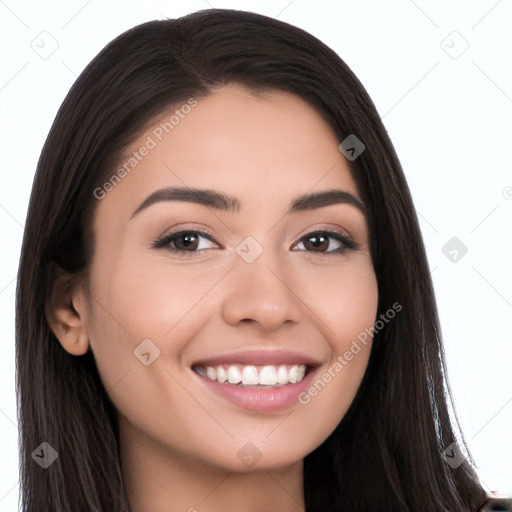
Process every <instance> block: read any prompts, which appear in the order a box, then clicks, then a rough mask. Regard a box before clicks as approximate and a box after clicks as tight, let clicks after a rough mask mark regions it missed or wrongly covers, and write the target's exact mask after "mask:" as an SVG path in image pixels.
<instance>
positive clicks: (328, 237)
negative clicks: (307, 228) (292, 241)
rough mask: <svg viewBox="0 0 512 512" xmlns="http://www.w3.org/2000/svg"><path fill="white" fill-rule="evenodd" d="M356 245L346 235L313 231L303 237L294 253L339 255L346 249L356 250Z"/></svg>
mask: <svg viewBox="0 0 512 512" xmlns="http://www.w3.org/2000/svg"><path fill="white" fill-rule="evenodd" d="M357 248H358V246H357V244H356V243H355V242H354V241H353V240H352V239H351V238H350V237H349V236H347V235H342V234H341V233H336V232H335V231H315V232H313V233H309V234H308V235H306V236H305V237H303V238H302V239H301V240H300V241H299V243H298V244H297V245H296V246H295V248H294V249H292V250H294V251H307V252H316V253H321V254H340V253H343V252H345V250H347V249H357Z"/></svg>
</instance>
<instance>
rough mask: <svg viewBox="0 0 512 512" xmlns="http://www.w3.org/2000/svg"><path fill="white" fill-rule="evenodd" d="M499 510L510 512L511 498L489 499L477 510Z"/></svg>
mask: <svg viewBox="0 0 512 512" xmlns="http://www.w3.org/2000/svg"><path fill="white" fill-rule="evenodd" d="M500 510H501V511H502V512H512V498H495V497H489V498H487V500H486V501H485V503H484V504H483V505H482V507H481V508H479V509H478V511H479V512H491V511H495V512H498V511H500Z"/></svg>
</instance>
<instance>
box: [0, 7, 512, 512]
mask: <svg viewBox="0 0 512 512" xmlns="http://www.w3.org/2000/svg"><path fill="white" fill-rule="evenodd" d="M209 6H212V7H229V8H239V9H243V10H253V11H256V12H259V13H262V14H266V15H269V16H272V17H278V19H280V20H282V21H287V22H289V23H292V24H294V25H297V26H299V27H301V28H304V29H305V30H307V31H309V32H311V33H312V34H314V35H316V36H317V37H319V38H320V39H321V40H322V41H324V42H325V43H326V44H328V45H329V46H331V47H332V48H333V49H334V50H335V51H336V52H337V53H338V54H339V55H340V56H341V57H342V58H343V59H344V60H345V61H346V62H347V64H348V65H349V66H350V67H351V68H352V70H353V71H354V72H355V73H356V74H357V76H358V77H359V78H360V79H361V81H362V82H363V84H364V85H365V87H366V88H367V90H368V92H369V93H370V96H371V97H372V99H373V100H374V102H375V104H376V106H377V109H378V111H379V113H380V115H381V117H382V118H383V122H384V124H385V126H386V128H387V130H388V131H389V133H390V136H391V139H392V141H393V143H394V145H395V147H396V150H397V152H398V155H399V157H400V159H401V162H402V164H403V166H404V169H405V173H406V176H407V179H408V182H409V185H410V188H411V191H412V194H413V198H414V201H415V205H416V208H417V211H418V214H419V216H420V222H421V228H422V231H423V235H424V239H425V243H426V246H427V251H428V258H429V263H430V268H431V270H432V277H433V280H434V283H435V289H436V294H437V300H438V306H439V310H440V316H441V324H442V329H443V335H444V339H445V346H446V352H447V358H448V370H449V378H450V382H451V386H452V391H453V393H454V396H455V399H456V407H457V411H458V415H459V419H460V421H461V424H462V427H463V430H464V433H465V435H466V438H467V440H468V442H469V446H470V449H471V451H472V454H473V456H474V458H475V460H476V463H477V465H478V472H479V475H480V477H481V478H482V480H483V482H484V483H485V485H486V486H487V488H489V489H493V490H499V491H502V492H506V493H511V494H512V469H511V468H512V464H511V461H512V443H511V440H510V437H511V436H510V433H511V425H512V371H511V362H512V348H511V341H512V340H511V338H512V334H511V333H512V273H511V271H510V264H511V261H512V258H511V256H512V167H511V161H512V159H511V139H512V121H511V120H512V52H511V50H512V30H511V27H512V3H511V1H510V0H500V1H497V0H479V1H468V0H458V1H455V0H451V1H450V2H446V1H441V0H437V1H432V0H429V1H427V0H414V2H413V1H412V0H393V1H386V2H383V1H377V0H375V1H364V0H359V1H355V0H344V1H338V2H334V1H332V2H329V1H325V0H323V1H319V0H316V1H315V2H306V1H305V0H292V1H291V2H290V1H289V0H281V1H272V2H271V1H239V2H235V1H231V2H228V1H221V0H212V1H211V2H207V1H206V0H197V1H188V2H186V1H167V2H164V1H160V2H157V1H145V2H126V1H125V2H119V3H116V2H110V3H107V2H104V1H100V0H89V1H87V0H80V1H65V2H64V1H62V2H48V1H47V2H44V1H40V2H37V1H20V0H0V47H1V48H2V50H1V51H2V61H1V66H0V108H1V117H0V120H1V121H0V127H1V128H0V129H1V132H0V148H1V159H0V169H1V174H0V225H1V235H2V247H3V248H2V250H1V252H0V262H1V265H0V310H1V312H0V318H1V325H0V334H1V345H0V346H1V357H0V379H1V382H0V386H1V390H2V391H1V399H0V440H1V458H0V512H10V511H15V510H17V502H18V484H17V482H18V474H17V472H18V469H17V468H18V456H17V426H16V423H17V421H16V405H15V392H14V378H15V375H14V296H15V287H16V279H15V278H16V273H17V265H18V259H19V251H20V245H21V239H22V233H23V225H24V221H25V215H26V209H27V205H28V199H29V194H30V189H31V184H32V180H33V175H34V171H35V167H36V163H37V159H38V157H39V153H40V151H41V148H42V145H43V142H44V140H45V138H46V135H47V133H48V131H49V129H50V126H51V123H52V121H53V119H54V117H55V114H56V112H57V109H58V107H59V106H60V104H61V102H62V100H63V99H64V97H65V95H66V93H67V91H68V90H69V88H70V87H71V85H72V84H73V82H74V80H75V79H76V77H77V75H78V74H79V73H80V72H81V71H82V70H83V68H84V67H85V65H86V64H87V63H88V62H89V61H90V60H91V59H92V58H93V57H94V56H95V55H96V54H97V53H98V52H99V51H100V50H101V48H102V47H103V46H104V45H105V44H106V43H107V42H109V41H110V40H111V39H113V38H114V37H115V36H117V35H118V34H120V33H121V32H123V31H125V30H127V29H128V28H131V27H132V26H134V25H136V24H139V23H142V22H144V21H149V20H152V19H162V18H164V17H168V18H173V17H177V16H181V15H183V14H186V13H189V12H192V11H195V10H199V9H205V8H208V7H209ZM44 31H46V32H47V34H42V35H41V33H42V32H44ZM454 32H456V33H454ZM41 41H42V42H41ZM57 44H58V48H56V50H55V52H54V53H53V54H52V55H50V56H48V55H44V52H45V51H46V52H49V51H50V50H52V49H53V47H56V46H57ZM52 45H53V46H52ZM467 45H469V46H468V47H467V49H466V50H465V51H464V52H463V53H461V52H462V51H463V50H464V49H465V47H466V46H467ZM43 46H44V49H43ZM35 50H37V51H35ZM38 52H39V53H43V55H42V56H44V57H48V58H46V59H43V58H41V56H40V55H39V54H38ZM455 57H456V58H455ZM452 237H457V238H458V239H459V240H460V241H461V242H462V243H464V245H465V246H467V248H468V252H467V254H465V255H464V256H463V257H461V258H460V256H459V259H458V261H457V262H452V261H450V259H449V258H448V257H446V256H445V255H444V254H443V252H442V248H443V246H444V245H445V244H446V243H447V242H448V241H449V240H450V239H451V238H452ZM459 254H460V253H459Z"/></svg>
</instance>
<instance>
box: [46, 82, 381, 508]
mask: <svg viewBox="0 0 512 512" xmlns="http://www.w3.org/2000/svg"><path fill="white" fill-rule="evenodd" d="M164 114H165V115H164ZM164 114H163V115H162V119H168V118H169V113H164ZM162 119H157V120H156V122H155V124H154V125H153V126H151V127H150V128H149V129H148V130H147V132H146V133H144V134H142V135H141V137H140V138H139V139H138V140H137V141H135V142H134V144H133V145H132V146H131V147H130V148H128V151H127V153H130V151H133V150H136V149H137V148H140V147H141V146H142V145H143V144H144V142H145V141H146V140H147V137H148V135H151V134H152V130H153V129H154V126H158V124H159V123H160V122H161V120H162ZM339 142H340V141H339V140H338V139H337V137H336V136H335V135H334V133H333V132H332V129H331V128H330V127H329V126H328V124H327V123H326V122H325V121H324V120H323V119H322V117H321V116H320V115H319V114H318V113H317V111H316V110H314V109H313V108H312V107H311V106H309V105H308V104H307V103H305V102H304V101H303V100H302V99H300V98H298V97H296V96H293V95H291V94H288V93H283V92H265V93H260V94H258V95H256V94H255V93H254V92H251V91H249V90H246V89H244V88H242V87H239V86H234V85H231V86H226V87H222V88H220V89H218V90H217V91H216V92H214V93H213V94H211V95H209V96H207V97H205V98H202V99H200V100H198V104H197V106H195V107H194V108H193V109H191V112H190V113H189V114H187V115H186V116H185V117H184V118H183V119H180V122H179V124H178V125H177V126H175V127H174V129H173V130H172V132H170V133H169V134H168V135H166V136H165V137H163V138H162V141H161V142H159V143H158V144H157V146H156V147H155V148H154V149H152V150H151V151H150V152H149V154H148V155H147V156H145V157H144V158H143V159H142V160H141V161H140V163H138V165H137V166H136V168H135V169H134V170H133V171H132V172H131V173H130V174H129V175H128V176H127V177H125V178H124V179H123V180H122V182H121V183H119V184H118V185H117V186H115V187H113V189H112V190H111V191H110V192H108V193H107V194H106V196H105V197H104V199H102V200H100V201H98V205H97V208H96V211H95V216H94V229H95V239H96V246H95V253H94V256H93V260H92V262H91V266H90V268H89V269H88V275H87V279H86V280H84V281H83V282H82V284H81V285H80V286H77V287H76V289H75V291H74V292H73V294H72V297H71V299H72V301H73V307H74V311H73V310H71V309H70V308H69V307H68V306H67V305H65V304H64V303H63V304H62V305H61V306H59V307H58V308H56V310H55V314H54V316H53V317H52V319H51V324H52V328H53V329H54V332H55V333H56V334H57V336H58V338H59V340H60V342H61V344H62V346H63V347H64V349H65V350H67V351H68V352H70V353H72V354H74V355H80V354H83V353H85V352H87V351H88V350H92V352H93V354H94V357H95V360H96V362H97V365H98V370H99V372H100V376H101V378H102V381H103V383H104V386H105V389H106V390H107V393H108V395H109V396H110V398H111V400H112V402H113V404H114V405H115V407H116V409H117V410H118V412H119V423H120V442H121V461H122V470H123V475H124V479H125V485H126V489H127V494H128V498H129V501H130V505H131V508H132V510H133V512H142V511H147V510H151V511H153V512H160V511H162V512H163V511H169V510H173V511H176V510H189V511H193V510H198V511H199V512H209V511H210V512H213V511H220V510H222V511H223V512H231V511H233V512H234V511H240V510H244V511H247V512H257V511H268V510H280V511H283V512H287V511H299V510H304V496H303V481H302V469H303V458H304V457H305V456H306V455H307V454H308V453H310V452H311V451H313V450H314V449H315V448H316V447H318V446H319V445H320V444H321V443H322V442H323V441H324V440H325V439H326V438H327V437H328V435H329V434H330V433H331V432H332V431H333V430H334V428H335V427H336V425H337V424H338V423H339V422H340V420H341V419H342V417H343V416H344V414H345V412H346V411H347V409H348V407H349V405H350V404H351V402H352V400H353V398H354V396H355V393H356V391H357V389H358V387H359V384H360V382H361V379H362V377H363V375H364V372H365V369H366V366H367V362H368V357H369V353H370V347H371V340H370V342H369V343H368V344H367V346H366V347H363V349H362V350H361V351H360V352H359V353H358V354H357V355H355V356H354V357H353V359H352V360H351V361H350V362H349V363H348V364H347V365H346V366H345V367H344V368H343V371H341V372H339V373H337V374H336V377H335V378H333V379H332V380H331V382H329V384H328V385H326V386H325V388H324V389H323V390H322V391H321V392H319V393H318V395H317V396H316V397H314V399H312V400H311V401H310V402H309V403H308V404H307V405H302V404H300V403H296V402H295V403H294V404H293V405H292V406H291V407H288V408H287V409H285V410H282V411H278V412H264V413H263V412H255V411H248V410H246V409H243V408H241V407H238V406H236V405H234V404H232V403H230V402H228V401H227V400H225V399H224V398H222V397H220V396H218V395H217V394H214V393H212V392H211V391H210V390H209V389H207V388H206V387H205V386H204V384H203V382H202V381H201V379H200V378H198V376H197V374H195V373H194V372H193V371H192V369H191V365H192V363H193V362H195V361H197V360H200V359H204V358H205V357H208V356H217V355H219V354H224V353H227V352H232V351H246V350H248V349H267V350H270V349H283V348H287V349H290V348H291V349H295V350H298V351H300V352H301V353H304V354H308V355H309V356H310V357H312V358H314V359H315V360H317V361H318V362H319V363H320V367H319V368H318V369H317V372H318V376H319V377H320V376H321V375H322V374H323V373H325V372H326V371H327V370H328V369H329V368H330V367H332V365H333V364H334V362H335V361H336V359H337V357H338V356H340V355H343V354H344V353H345V352H346V351H347V350H348V349H349V347H350V345H351V343H352V341H353V340H355V339H356V338H357V335H358V334H360V333H361V332H362V331H364V329H365V328H369V327H371V326H373V324H374V321H375V317H376V312H377V300H378V290H377V283H376V278H375V274H374V270H373V266H372V262H371V257H370V252H369V248H368V230H367V224H366V219H365V217H364V214H363V213H362V212H361V211H360V210H359V209H357V208H356V207H354V206H352V205H350V204H332V205H330V206H326V207H322V208H317V209H314V210H311V211H304V212H296V213H291V214H287V213H286V212H287V211H288V207H289V205H290V203H291V201H292V200H293V199H295V198H296V197H298V196H300V195H301V194H305V193H311V192H320V191H324V190H328V189H338V190H344V191H347V192H350V193H351V194H353V195H354V196H355V197H356V198H358V197H359V194H358V191H357V188H356V185H355V183H354V180H353V179H352V177H351V174H350V170H349V166H348V163H347V161H346V159H345V157H344V156H343V154H342V153H341V152H340V151H339V150H338V144H339ZM184 185H187V186H193V187H199V188H213V189H215V190H218V191H222V192H224V193H226V194H230V195H233V196H235V197H236V198H237V199H238V201H239V202H240V208H239V210H238V211H237V212H231V211H220V210H215V209H213V208H209V207H206V206H202V205H198V204H194V203H191V202H185V201H179V202H178V201H162V202H158V203H155V204H153V205H151V206H149V207H148V208H145V209H143V210H141V211H140V212H139V213H137V214H136V215H135V216H134V217H133V218H131V217H132V214H133V212H134V211H135V210H136V209H137V208H138V207H139V205H140V204H141V203H142V202H143V201H144V199H145V198H146V197H148V196H149V195H150V194H151V193H153V192H154V191H155V190H158V189H160V188H164V187H170V186H184ZM180 229H190V230H196V231H204V230H207V232H210V233H211V234H212V235H213V238H214V240H215V243H216V244H218V246H215V243H211V242H209V241H208V240H205V239H201V240H202V242H201V243H202V246H201V247H204V249H201V250H199V251H197V252H190V251H189V252H188V253H187V254H185V255H182V254H175V253H173V252H171V250H170V249H169V248H168V247H167V248H165V247H163V248H155V247H153V246H152V245H151V244H152V243H153V242H154V241H155V240H157V239H158V238H159V237H161V236H162V235H164V234H166V233H169V232H171V231H178V230H180ZM315 230H316V231H318V230H323V231H337V232H339V233H342V234H345V235H347V234H348V235H349V236H350V237H351V238H352V239H353V240H354V241H355V242H356V243H357V244H358V249H357V250H353V249H346V250H345V251H344V252H343V253H340V254H336V253H330V254H329V253H325V252H321V251H318V250H315V249H314V248H313V249H312V250H309V251H308V250H305V249H306V248H310V249H311V244H306V245H305V243H304V237H305V236H306V235H307V234H308V233H311V232H313V231H315ZM247 236H252V237H253V238H254V239H255V240H256V241H257V242H258V244H259V245H260V246H261V247H262V249H263V253H262V254H261V255H260V256H259V257H258V258H257V259H256V260H255V261H254V262H253V263H247V262H246V261H244V259H243V258H241V257H240V256H239V255H238V253H237V252H236V248H237V246H238V245H239V244H240V242H242V240H244V239H245V237H247ZM306 240H307V237H306ZM330 243H332V244H333V245H329V250H330V248H331V247H338V246H339V245H336V244H337V242H336V241H335V240H334V239H331V242H330ZM292 248H295V249H296V250H292ZM144 339H151V340H152V342H153V343H154V344H155V345H156V346H157V347H158V349H159V350H160V355H159V357H157V358H156V359H155V360H154V361H153V362H152V363H151V364H150V365H148V366H145V365H143V364H142V363H141V362H140V361H139V360H138V359H137V358H136V357H135V356H134V350H135V349H136V348H137V346H138V345H139V344H140V343H141V341H142V340H144ZM247 442H251V443H252V444H253V445H254V446H255V447H256V448H257V450H258V451H259V453H260V454H261V458H260V459H259V460H258V461H257V462H256V463H255V464H254V465H252V466H251V467H249V466H247V465H246V464H244V463H243V461H242V460H241V459H240V458H239V457H238V456H237V452H238V451H239V450H240V449H241V448H242V447H243V446H244V445H246V443H247Z"/></svg>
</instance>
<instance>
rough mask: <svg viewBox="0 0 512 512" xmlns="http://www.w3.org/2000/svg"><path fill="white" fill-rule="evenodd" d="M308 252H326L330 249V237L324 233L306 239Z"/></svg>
mask: <svg viewBox="0 0 512 512" xmlns="http://www.w3.org/2000/svg"><path fill="white" fill-rule="evenodd" d="M304 247H305V249H306V251H315V252H325V251H326V250H327V249H328V248H329V237H328V236H325V235H324V234H323V233H318V234H317V233H315V234H312V235H309V236H308V237H307V238H304Z"/></svg>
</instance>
